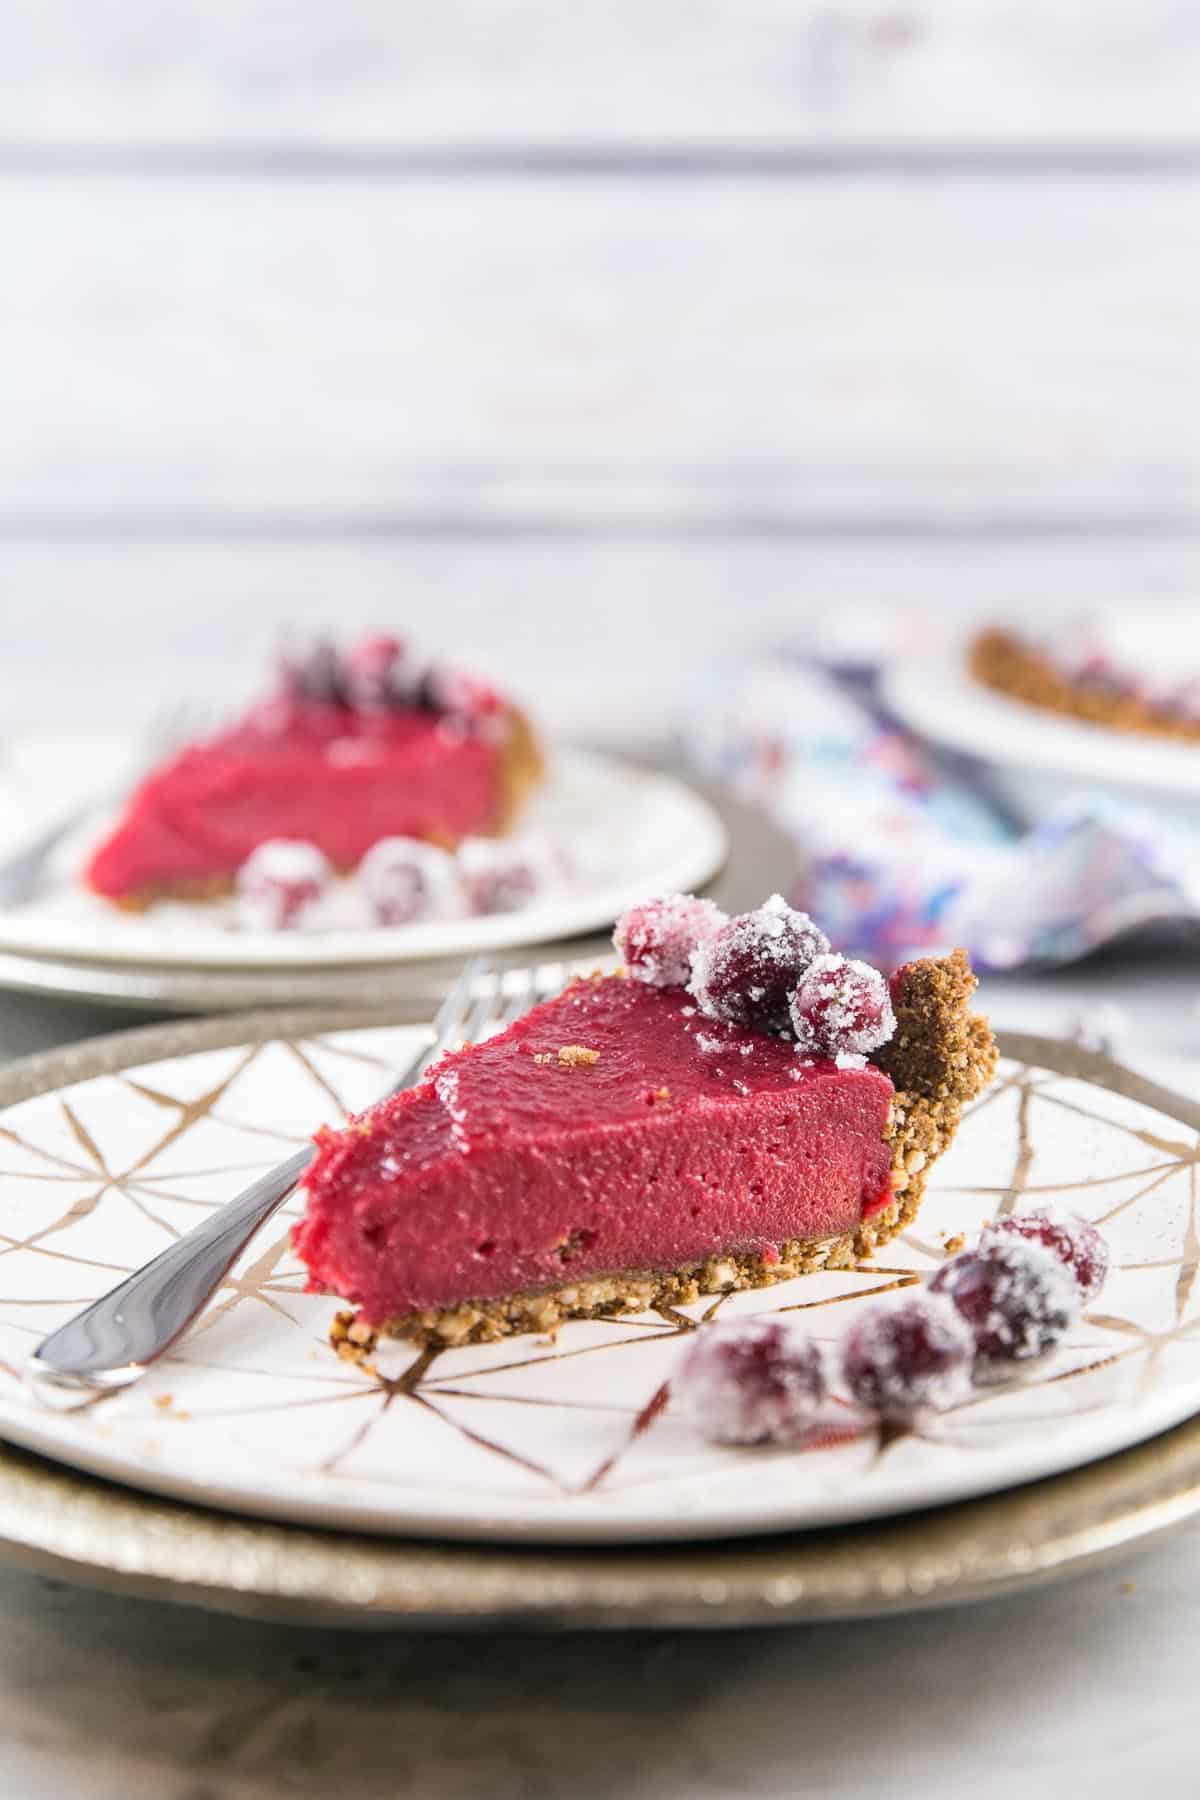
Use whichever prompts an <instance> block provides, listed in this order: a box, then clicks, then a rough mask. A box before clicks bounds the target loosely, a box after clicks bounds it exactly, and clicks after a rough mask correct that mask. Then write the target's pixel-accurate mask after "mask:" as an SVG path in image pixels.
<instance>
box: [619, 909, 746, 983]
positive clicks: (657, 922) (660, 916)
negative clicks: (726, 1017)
mask: <svg viewBox="0 0 1200 1800" xmlns="http://www.w3.org/2000/svg"><path fill="white" fill-rule="evenodd" d="M724 923H725V914H724V913H723V912H722V911H721V909H720V907H719V906H717V905H716V904H715V903H714V902H713V901H711V900H700V899H697V898H696V896H695V895H694V894H663V895H660V896H658V897H657V898H655V899H653V900H643V901H642V902H641V903H640V905H638V906H631V907H630V908H629V911H628V912H626V913H623V914H622V915H621V917H620V918H619V919H618V920H617V924H616V929H615V930H614V932H613V945H614V947H615V948H616V951H617V954H618V955H619V956H620V958H621V960H622V962H623V963H624V964H625V967H626V968H627V969H628V971H629V973H630V974H631V975H632V976H633V978H634V980H635V981H644V982H646V983H647V984H648V985H649V986H651V987H668V988H669V987H686V986H687V983H688V979H689V977H690V976H691V973H692V957H693V955H694V953H695V951H696V950H697V948H698V946H699V945H700V944H701V943H702V942H703V941H704V939H705V938H708V937H711V936H712V934H713V932H714V931H716V930H717V929H718V928H719V927H720V926H721V925H723V924H724ZM685 1010H687V1011H689V1012H692V1011H694V1010H695V1009H694V1008H687V1009H685Z"/></svg>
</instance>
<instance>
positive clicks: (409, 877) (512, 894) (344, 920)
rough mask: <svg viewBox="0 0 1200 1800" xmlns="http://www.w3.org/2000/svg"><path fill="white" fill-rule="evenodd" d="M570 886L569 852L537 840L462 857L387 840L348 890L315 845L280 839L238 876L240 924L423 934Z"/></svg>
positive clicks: (471, 841) (478, 843)
mask: <svg viewBox="0 0 1200 1800" xmlns="http://www.w3.org/2000/svg"><path fill="white" fill-rule="evenodd" d="M570 879H571V867H570V862H569V859H568V857H567V856H566V853H565V852H564V851H563V850H562V848H561V847H560V846H559V845H557V844H555V843H553V842H551V841H550V840H549V839H546V838H542V837H538V836H535V835H533V834H530V835H528V836H525V837H519V838H495V839H493V838H468V839H466V840H465V841H464V842H463V843H462V844H460V845H459V848H458V851H457V854H455V855H453V856H452V855H450V854H448V853H447V852H446V851H445V850H439V849H438V848H437V846H436V845H434V844H426V843H423V842H422V841H420V840H419V839H417V838H401V837H394V838H382V839H380V841H379V842H378V843H377V844H374V845H372V847H371V849H370V850H368V852H367V854H366V855H365V856H364V857H363V859H362V861H361V862H360V863H359V865H358V868H357V869H356V871H355V872H354V874H353V875H352V876H351V877H350V878H349V880H348V881H341V882H339V880H338V878H337V876H336V874H335V871H334V869H333V868H332V866H331V865H330V863H329V861H328V859H327V858H326V857H325V856H324V855H323V854H322V853H321V851H320V850H318V848H317V846H316V845H315V844H306V843H299V842H293V841H290V840H287V839H283V838H277V839H274V840H273V841H272V842H270V843H267V844H260V845H259V847H258V849H257V850H255V852H254V854H253V855H252V856H251V857H250V858H249V859H248V860H247V861H246V862H245V863H244V864H243V866H242V868H241V869H240V871H239V872H238V877H237V919H238V924H239V925H240V926H241V927H242V928H243V929H245V930H249V931H297V930H300V931H307V930H314V929H321V928H323V927H328V926H330V925H337V924H341V925H346V926H349V927H352V928H353V927H362V926H364V925H367V926H370V925H417V924H423V923H426V922H429V921H432V920H438V919H458V918H464V917H467V916H468V915H472V914H487V913H506V912H518V911H520V910H521V909H522V908H523V907H526V906H532V905H534V904H535V903H536V902H537V901H539V900H544V899H548V898H550V897H551V896H552V895H553V894H555V893H556V892H558V891H561V890H562V889H563V888H564V887H566V886H567V885H568V884H569V882H570ZM335 902H336V904H335Z"/></svg>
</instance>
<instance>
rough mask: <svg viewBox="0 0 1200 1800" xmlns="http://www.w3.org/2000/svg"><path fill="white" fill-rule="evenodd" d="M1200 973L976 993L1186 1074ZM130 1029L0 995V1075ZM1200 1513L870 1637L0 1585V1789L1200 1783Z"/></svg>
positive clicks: (73, 1009) (1058, 980)
mask: <svg viewBox="0 0 1200 1800" xmlns="http://www.w3.org/2000/svg"><path fill="white" fill-rule="evenodd" d="M1198 976H1200V966H1198V965H1196V964H1195V963H1194V962H1193V963H1190V964H1189V963H1186V962H1184V961H1183V960H1181V959H1172V958H1169V957H1168V958H1160V959H1156V960H1155V961H1153V962H1151V963H1144V962H1136V963H1135V962H1128V961H1121V960H1116V961H1109V962H1104V963H1096V964H1094V965H1092V966H1090V967H1089V968H1087V969H1085V970H1076V971H1073V972H1071V973H1069V974H1065V975H1060V976H1057V977H1053V978H1049V979H1045V980H1043V981H1041V982H1030V981H1016V980H1009V981H993V982H991V983H990V984H989V985H988V986H987V989H986V992H985V998H986V1001H987V1004H988V1005H989V1007H990V1009H991V1011H992V1014H993V1016H994V1017H995V1018H996V1020H997V1021H998V1022H999V1023H1001V1024H1006V1025H1010V1026H1018V1025H1020V1026H1024V1027H1026V1028H1028V1029H1034V1030H1046V1031H1065V1030H1066V1029H1068V1028H1069V1027H1070V1025H1071V1024H1072V1023H1073V1021H1074V1020H1075V1018H1076V1017H1077V1015H1078V1014H1079V1013H1080V1012H1081V1011H1083V1010H1086V1009H1088V1008H1094V1007H1095V1006H1097V1005H1099V1004H1105V1005H1109V1006H1112V1005H1116V1006H1119V1007H1120V1008H1121V1009H1122V1013H1123V1021H1122V1025H1123V1029H1122V1042H1121V1045H1120V1048H1121V1050H1122V1052H1123V1054H1124V1055H1125V1057H1126V1059H1127V1060H1128V1061H1131V1062H1133V1063H1135V1064H1137V1065H1139V1066H1143V1067H1145V1068H1146V1069H1147V1070H1150V1071H1152V1072H1154V1073H1156V1074H1158V1075H1159V1076H1161V1077H1165V1078H1167V1079H1170V1080H1173V1081H1174V1082H1175V1084H1176V1085H1177V1086H1185V1085H1187V1084H1189V1082H1190V1083H1192V1084H1193V1085H1194V1084H1196V1083H1200V1016H1197V1014H1196V1013H1195V1011H1194V996H1195V994H1196V993H1197V991H1200V979H1198ZM138 1022H144V1021H141V1020H136V1019H134V1018H133V1017H131V1015H129V1014H128V1013H112V1012H106V1011H103V1010H100V1009H97V1008H94V1007H81V1006H75V1005H63V1004H60V1003H51V1002H48V1001H39V1000H33V999H28V998H19V997H15V996H9V997H6V998H2V999H0V1057H3V1058H6V1059H7V1058H11V1057H14V1056H20V1055H25V1054H28V1053H30V1052H33V1051H36V1050H39V1049H44V1048H50V1047H51V1046H53V1045H56V1044H60V1043H66V1042H69V1041H71V1040H73V1039H77V1038H81V1037H84V1036H89V1035H93V1034H95V1033H98V1032H101V1031H106V1030H112V1029H119V1028H121V1027H123V1026H127V1025H129V1024H132V1023H138ZM1197 1592H1200V1521H1198V1522H1197V1523H1196V1524H1194V1525H1192V1526H1190V1527H1185V1528H1184V1529H1182V1530H1180V1531H1178V1532H1177V1533H1175V1534H1174V1535H1173V1536H1172V1537H1170V1538H1169V1539H1168V1540H1166V1541H1164V1542H1162V1543H1160V1544H1159V1545H1157V1546H1156V1547H1155V1548H1152V1549H1151V1550H1149V1551H1144V1552H1142V1553H1141V1554H1140V1555H1138V1556H1135V1557H1133V1558H1131V1559H1129V1560H1128V1561H1127V1562H1126V1563H1123V1564H1121V1565H1119V1566H1115V1567H1111V1568H1108V1569H1105V1570H1101V1571H1099V1572H1096V1573H1093V1574H1090V1575H1088V1576H1085V1577H1083V1578H1081V1579H1078V1580H1075V1581H1071V1582H1068V1583H1065V1584H1063V1585H1060V1586H1057V1587H1053V1588H1049V1589H1045V1590H1041V1591H1039V1592H1036V1593H1031V1594H1028V1595H1025V1596H1018V1597H1015V1598H1011V1599H1007V1600H1004V1601H994V1602H991V1603H990V1604H987V1605H980V1606H977V1607H973V1608H968V1609H963V1610H957V1611H951V1612H944V1613H937V1614H931V1615H927V1616H923V1617H917V1618H912V1619H898V1620H892V1621H888V1622H880V1623H875V1624H857V1625H837V1626H823V1627H820V1628H816V1627H814V1628H811V1629H790V1630H786V1631H775V1632H767V1631H744V1632H739V1633H729V1634H726V1633H721V1634H715V1635H703V1636H687V1635H685V1634H678V1633H666V1632H664V1633H660V1634H649V1633H644V1634H638V1635H637V1636H632V1637H603V1636H595V1637H584V1636H570V1637H566V1638H558V1639H542V1640H539V1639H535V1638H529V1637H511V1636H505V1637H470V1636H461V1635H456V1636H445V1637H439V1636H431V1635H428V1634H424V1633H416V1632H414V1633H396V1634H393V1635H389V1636H381V1637H377V1636H365V1635H364V1636H358V1635H355V1634H351V1633H346V1632H337V1633H329V1634H326V1633H320V1632H316V1631H309V1630H301V1629H297V1628H294V1627H277V1626H270V1625H260V1624H251V1623H245V1622H241V1621H237V1620H232V1619H223V1618H218V1617H211V1616H208V1615H205V1614H203V1613H199V1612H188V1611H182V1610H177V1609H175V1608H173V1607H170V1606H166V1605H157V1604H153V1603H149V1602H144V1601H137V1600H131V1599H124V1598H116V1597H113V1596H110V1595H102V1594H98V1593H93V1592H90V1591H87V1590H84V1589H80V1588H75V1587H71V1586H66V1585H64V1584H62V1583H60V1582H57V1581H49V1580H46V1579H44V1578H41V1577H37V1576H33V1575H29V1574H27V1573H24V1572H19V1571H16V1570H0V1620H2V1621H3V1629H0V1793H3V1794H5V1795H10V1794H11V1795H14V1796H21V1797H23V1800H24V1797H28V1800H43V1796H45V1797H47V1800H48V1797H49V1796H51V1795H53V1796H62V1795H64V1794H65V1795H72V1796H76V1795H77V1796H80V1797H81V1800H126V1797H127V1796H128V1794H129V1793H130V1792H131V1791H137V1792H142V1793H146V1794H153V1795H155V1796H157V1797H161V1800H217V1797H218V1796H230V1797H232V1796H238V1797H241V1796H246V1797H247V1800H250V1797H251V1796H260V1795H261V1796H268V1795H281V1796H282V1795H310V1794H311V1795H317V1794H321V1795H328V1794H330V1793H333V1792H335V1791H344V1792H346V1793H347V1794H351V1793H352V1794H354V1795H355V1796H362V1797H363V1800H368V1797H370V1796H375V1795H380V1796H382V1795H389V1796H391V1795H396V1794H413V1795H421V1796H423V1797H424V1796H429V1797H430V1800H435V1797H440V1796H443V1795H444V1796H474V1795H479V1796H484V1795H486V1796H488V1800H510V1797H511V1800H518V1797H519V1800H526V1797H528V1800H545V1797H547V1796H558V1795H567V1794H570V1795H572V1796H575V1795H580V1796H597V1797H599V1796H609V1795H611V1796H618V1795H619V1796H623V1797H624V1796H629V1797H630V1800H633V1797H640V1796H649V1795H654V1796H655V1797H656V1800H658V1797H660V1796H661V1797H664V1800H672V1797H674V1796H684V1795H687V1796H692V1795H696V1796H724V1795H730V1796H733V1795H755V1796H764V1797H767V1796H777V1795H778V1796H784V1795H793V1794H798V1793H813V1794H820V1795H838V1796H847V1797H849V1796H854V1797H856V1800H857V1797H858V1796H868V1795H887V1796H891V1795H901V1794H908V1793H913V1792H916V1791H917V1790H918V1787H919V1788H920V1791H921V1792H922V1793H923V1794H925V1795H927V1796H929V1800H940V1797H941V1796H943V1795H945V1796H947V1800H948V1797H949V1796H952V1795H953V1796H955V1797H956V1800H957V1797H958V1796H960V1795H962V1794H963V1793H968V1792H969V1793H970V1794H971V1795H972V1796H973V1797H978V1796H991V1795H1000V1794H1010V1793H1014V1792H1018V1791H1019V1792H1021V1793H1022V1794H1024V1795H1026V1796H1041V1795H1047V1796H1050V1795H1060V1794H1063V1795H1065V1794H1072V1793H1078V1792H1084V1791H1087V1792H1088V1793H1089V1795H1090V1796H1092V1800H1103V1797H1104V1796H1108V1795H1113V1796H1116V1795H1125V1794H1126V1793H1127V1792H1128V1790H1129V1787H1130V1785H1131V1782H1132V1781H1133V1780H1134V1778H1138V1779H1142V1780H1145V1779H1147V1778H1149V1779H1151V1780H1153V1779H1154V1778H1155V1777H1157V1778H1158V1779H1159V1780H1160V1782H1161V1783H1162V1784H1163V1791H1164V1792H1166V1793H1168V1794H1176V1793H1179V1794H1184V1793H1193V1792H1195V1786H1194V1781H1195V1777H1194V1768H1193V1747H1192V1737H1193V1731H1192V1724H1191V1720H1192V1713H1193V1708H1194V1694H1195V1685H1196V1676H1197V1674H1198V1673H1200V1609H1198V1608H1197V1607H1196V1605H1195V1604H1194V1600H1193V1596H1194V1595H1195V1594H1196V1593H1197Z"/></svg>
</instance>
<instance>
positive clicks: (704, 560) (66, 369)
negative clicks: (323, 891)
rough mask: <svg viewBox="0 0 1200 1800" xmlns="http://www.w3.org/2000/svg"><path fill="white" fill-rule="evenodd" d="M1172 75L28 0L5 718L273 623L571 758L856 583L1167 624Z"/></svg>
mask: <svg viewBox="0 0 1200 1800" xmlns="http://www.w3.org/2000/svg"><path fill="white" fill-rule="evenodd" d="M1197 93H1200V13H1198V12H1196V11H1195V9H1192V8H1188V7H1185V6H1181V5H1179V4H1178V3H1177V0H1140V3H1139V0H1096V3H1094V4H1091V5H1088V4H1084V3H1082V0H1040V3H1039V0H1010V3H1007V4H1006V3H1004V0H874V3H867V0H790V3H789V0H707V3H706V4H702V3H700V0H688V3H685V0H640V3H639V4H636V5H635V4H634V3H633V0H596V3H594V4H593V3H591V0H581V3H580V4H579V5H577V6H573V7H554V6H551V5H549V4H548V0H442V3H441V4H439V5H437V6H434V7H410V8H397V7H395V6H394V5H387V4H384V0H344V3H342V4H339V5H338V6H336V7H330V6H329V5H327V4H326V3H325V0H291V3H289V4H283V0H260V3H259V4H257V5H255V4H243V3H240V0H206V3H205V4H201V3H200V0H180V3H178V4H175V5H172V6H170V7H166V8H164V7H162V6H161V5H159V4H157V3H156V0H90V4H89V5H88V6H86V7H82V8H81V7H79V6H77V5H76V4H74V0H9V5H8V7H7V8H6V9H5V16H4V20H3V26H2V30H0V275H2V279H0V420H2V421H3V429H0V729H3V728H4V726H5V725H6V724H7V723H8V722H9V721H12V722H24V721H26V720H29V719H39V718H46V717H48V716H49V717H53V716H55V713H56V712H61V711H64V710H68V709H69V710H73V711H77V712H81V713H83V714H84V715H85V716H89V717H100V718H102V717H105V716H109V715H110V714H111V713H112V712H113V711H115V710H116V711H119V710H124V709H126V708H129V707H134V708H136V707H137V706H139V705H145V704H146V697H147V696H151V697H153V698H157V697H158V696H159V695H160V694H161V692H162V689H163V686H164V684H166V685H167V686H168V687H171V686H173V685H176V684H178V683H182V682H186V683H188V684H189V685H190V686H192V687H193V688H195V689H197V690H198V691H202V692H209V693H213V692H219V691H220V689H221V688H222V686H223V685H224V684H226V683H227V682H229V681H231V680H232V681H234V682H235V683H236V682H237V681H238V680H239V679H240V678H241V676H242V673H243V672H244V670H245V668H246V664H247V657H248V656H249V655H251V654H258V653H259V651H260V649H261V647H262V646H263V645H264V644H265V643H266V642H267V641H268V640H269V639H270V637H271V636H272V634H273V633H274V631H275V630H276V629H277V627H278V625H279V624H280V623H281V622H284V621H286V620H289V619H290V618H292V617H293V616H294V615H297V616H300V617H302V618H303V619H305V620H307V621H309V622H313V623H316V622H318V621H319V620H321V619H328V620H333V621H338V620H344V621H346V622H347V623H350V622H353V621H357V620H360V619H362V620H366V619H375V620H382V619H385V618H387V617H388V616H389V615H390V614H392V613H396V614H397V615H398V616H399V617H401V618H402V619H403V620H404V621H406V622H407V623H409V624H410V625H411V624H417V625H418V626H419V624H420V622H421V620H422V619H423V618H425V619H426V620H427V625H426V632H427V635H432V636H435V637H457V638H462V639H464V640H467V641H469V642H470V643H472V644H478V645H479V646H480V647H481V648H482V649H483V650H484V651H485V652H486V653H487V654H488V656H489V657H490V660H491V661H492V662H493V663H494V664H495V665H497V666H498V668H499V670H500V672H502V673H505V674H507V675H509V676H510V677H514V678H518V679H520V678H521V677H525V678H526V679H527V681H529V682H530V683H531V684H532V685H533V686H534V687H535V688H538V689H540V690H542V691H543V692H544V694H545V697H546V703H545V708H544V709H545V710H547V711H548V712H549V714H550V716H551V718H552V719H555V720H561V721H563V722H567V723H574V724H576V725H580V724H582V725H584V726H585V727H586V728H587V729H590V730H595V729H606V728H607V729H615V728H617V727H618V726H619V728H620V729H624V728H625V724H626V722H627V721H632V722H634V723H636V724H637V725H639V726H640V727H646V726H648V727H650V728H654V727H655V725H656V724H657V722H658V721H659V719H660V717H661V716H663V715H665V714H667V713H669V711H670V710H671V709H672V708H673V706H674V705H675V704H676V702H677V699H678V695H679V693H680V691H681V689H682V687H683V685H684V684H685V682H686V680H688V679H690V677H691V675H692V674H693V673H694V672H695V671H696V670H697V669H699V668H702V667H704V666H705V665H706V664H707V663H708V662H709V661H710V660H711V659H712V658H713V657H722V658H723V657H726V656H727V655H729V654H731V653H733V652H734V651H735V650H736V649H737V648H739V647H741V646H743V645H745V644H748V643H755V642H762V641H768V640H769V639H770V638H772V637H774V636H778V635H779V634H780V633H786V632H789V631H791V632H795V631H797V630H799V629H801V628H802V627H803V624H804V621H805V619H806V618H811V617H812V616H813V614H814V613H816V612H825V611H828V610H829V609H831V608H836V609H844V608H845V607H847V606H849V605H850V604H852V603H859V602H875V603H885V604H886V603H889V602H890V601H892V600H896V599H901V600H904V601H905V602H906V603H919V604H921V605H922V606H926V607H928V608H929V609H930V610H932V611H934V612H946V611H952V610H958V611H962V610H965V609H976V610H983V611H987V610H989V609H991V610H994V609H995V608H996V607H997V606H1003V605H1006V604H1013V605H1020V604H1028V605H1031V606H1034V607H1037V608H1043V607H1045V606H1047V605H1056V606H1062V607H1078V606H1080V605H1082V604H1086V603H1087V602H1088V600H1089V599H1091V598H1092V597H1093V596H1095V595H1098V596H1099V597H1101V598H1103V599H1104V600H1105V601H1112V600H1119V599H1122V598H1128V599H1130V600H1131V601H1135V602H1136V601H1137V600H1139V599H1142V598H1145V597H1148V596H1153V597H1157V598H1162V597H1167V598H1170V599H1172V600H1174V601H1177V602H1178V603H1179V604H1182V605H1186V604H1188V603H1189V602H1190V601H1191V600H1192V598H1193V596H1194V594H1195V592H1196V588H1197V582H1196V576H1197V545H1198V543H1200V424H1198V423H1197V420H1198V418H1200V406H1198V403H1200V333H1198V332H1197V330H1196V324H1195V319H1196V305H1197V288H1198V282H1200V107H1198V106H1197V102H1196V96H1197ZM64 652H65V653H66V655H65V656H64ZM64 661H65V662H66V664H67V667H66V668H64ZM535 697H536V696H535Z"/></svg>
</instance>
